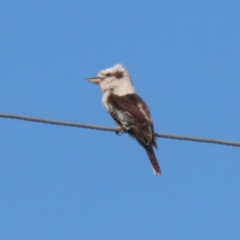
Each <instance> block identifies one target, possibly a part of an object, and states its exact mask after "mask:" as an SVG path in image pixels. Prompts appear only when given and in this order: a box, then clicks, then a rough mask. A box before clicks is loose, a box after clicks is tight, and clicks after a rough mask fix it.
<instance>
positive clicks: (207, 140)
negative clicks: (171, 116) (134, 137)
mask: <svg viewBox="0 0 240 240" xmlns="http://www.w3.org/2000/svg"><path fill="white" fill-rule="evenodd" d="M0 117H1V118H12V119H18V120H24V121H31V122H39V123H46V124H53V125H61V126H68V127H79V128H89V129H95V130H102V131H111V132H117V129H116V128H112V127H104V126H96V125H91V124H84V123H76V122H65V121H59V120H51V119H45V118H36V117H29V116H21V115H15V114H7V113H0ZM155 135H156V137H160V138H171V139H176V140H185V141H193V142H202V143H214V144H222V145H227V146H233V147H240V142H230V141H224V140H219V139H210V138H199V137H189V136H179V135H171V134H164V133H155Z"/></svg>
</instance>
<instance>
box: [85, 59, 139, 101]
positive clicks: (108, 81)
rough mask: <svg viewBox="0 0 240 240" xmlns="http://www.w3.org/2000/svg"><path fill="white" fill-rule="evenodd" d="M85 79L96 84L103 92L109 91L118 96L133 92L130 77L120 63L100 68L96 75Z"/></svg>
mask: <svg viewBox="0 0 240 240" xmlns="http://www.w3.org/2000/svg"><path fill="white" fill-rule="evenodd" d="M87 80H88V81H89V82H92V83H96V84H98V85H99V86H100V88H101V90H102V91H103V92H104V93H107V92H108V93H109V92H111V93H114V94H116V95H118V96H123V95H126V94H131V93H135V89H134V87H133V85H132V81H131V77H130V75H129V73H128V71H127V70H126V69H125V68H124V67H123V65H122V64H116V65H114V66H113V67H111V68H107V69H105V70H101V71H100V72H99V73H98V76H97V77H94V78H87Z"/></svg>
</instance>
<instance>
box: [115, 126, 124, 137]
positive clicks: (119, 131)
mask: <svg viewBox="0 0 240 240" xmlns="http://www.w3.org/2000/svg"><path fill="white" fill-rule="evenodd" d="M115 133H116V134H117V135H118V136H121V135H122V134H123V133H124V130H123V129H122V128H121V127H119V126H118V127H117V129H116V131H115Z"/></svg>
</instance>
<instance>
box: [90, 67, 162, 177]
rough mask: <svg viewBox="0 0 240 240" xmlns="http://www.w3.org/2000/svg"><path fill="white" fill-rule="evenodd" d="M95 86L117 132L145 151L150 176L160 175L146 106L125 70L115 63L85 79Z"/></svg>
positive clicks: (155, 145) (151, 125)
mask: <svg viewBox="0 0 240 240" xmlns="http://www.w3.org/2000/svg"><path fill="white" fill-rule="evenodd" d="M86 80H88V81H89V82H92V83H95V84H98V85H99V86H100V88H101V90H102V92H103V97H102V103H103V105H104V107H105V108H106V110H107V111H108V112H109V113H110V114H111V116H112V118H113V119H114V120H115V122H116V123H117V124H118V129H119V131H123V132H127V133H128V134H129V135H131V136H132V137H133V138H135V139H136V140H137V141H138V142H139V143H140V145H141V146H142V147H143V148H144V149H145V150H146V152H147V155H148V157H149V159H150V162H151V164H152V167H153V170H154V173H155V174H156V175H161V169H160V167H159V164H158V162H157V159H156V156H155V154H154V151H153V147H155V148H157V143H156V137H155V134H154V128H153V122H152V118H151V115H150V111H149V109H148V107H147V105H146V103H145V102H144V101H143V100H142V98H140V97H139V96H138V95H137V94H136V92H135V89H134V87H133V84H132V81H131V77H130V75H129V73H128V71H127V70H126V69H125V68H124V67H123V66H122V65H121V64H117V65H115V66H113V67H111V68H107V69H105V70H102V71H100V72H99V73H98V75H97V77H91V78H86Z"/></svg>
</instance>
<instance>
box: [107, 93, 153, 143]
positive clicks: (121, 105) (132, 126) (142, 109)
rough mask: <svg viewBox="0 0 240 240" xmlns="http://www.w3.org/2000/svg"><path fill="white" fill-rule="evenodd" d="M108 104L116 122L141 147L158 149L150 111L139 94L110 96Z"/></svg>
mask: <svg viewBox="0 0 240 240" xmlns="http://www.w3.org/2000/svg"><path fill="white" fill-rule="evenodd" d="M108 104H109V112H110V114H111V115H112V117H113V118H114V120H115V121H116V122H117V123H118V124H119V125H120V126H121V127H123V128H124V129H125V130H126V131H127V132H128V133H129V134H130V135H132V136H133V137H134V138H136V139H137V140H138V142H139V143H140V144H141V145H143V146H149V145H153V146H155V147H156V148H157V143H156V138H155V135H154V127H153V122H152V119H151V115H150V111H149V109H148V107H147V105H146V103H145V102H144V101H143V100H142V98H140V97H139V96H138V95H137V94H127V95H124V96H117V95H115V94H110V95H109V98H108Z"/></svg>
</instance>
